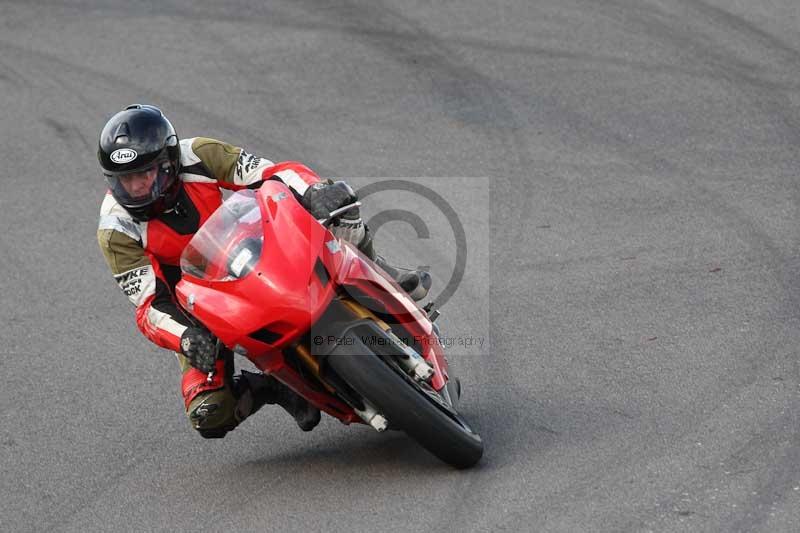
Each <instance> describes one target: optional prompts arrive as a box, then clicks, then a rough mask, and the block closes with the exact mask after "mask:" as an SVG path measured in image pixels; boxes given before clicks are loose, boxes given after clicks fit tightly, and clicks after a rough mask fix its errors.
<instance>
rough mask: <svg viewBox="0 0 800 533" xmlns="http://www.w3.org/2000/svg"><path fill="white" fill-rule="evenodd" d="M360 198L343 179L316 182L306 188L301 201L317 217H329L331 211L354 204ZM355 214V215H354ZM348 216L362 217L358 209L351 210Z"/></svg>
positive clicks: (351, 217)
mask: <svg viewBox="0 0 800 533" xmlns="http://www.w3.org/2000/svg"><path fill="white" fill-rule="evenodd" d="M356 200H358V195H356V193H355V192H353V189H352V188H350V186H349V185H348V184H346V183H345V182H343V181H337V182H335V183H324V182H320V183H315V184H314V185H312V186H311V187H309V188H308V190H306V192H305V194H304V195H303V198H302V200H301V203H302V204H303V207H305V208H306V209H307V210H308V212H309V213H311V215H312V216H313V217H314V218H316V219H322V218H328V217H329V216H330V215H331V211H335V210H337V209H339V208H340V207H344V206H346V205H348V204H352V203H353V202H355V201H356ZM353 215H355V216H353ZM345 216H346V217H347V218H350V219H353V218H360V215H359V214H358V209H353V210H351V211H349V212H348V213H347V214H346V215H345Z"/></svg>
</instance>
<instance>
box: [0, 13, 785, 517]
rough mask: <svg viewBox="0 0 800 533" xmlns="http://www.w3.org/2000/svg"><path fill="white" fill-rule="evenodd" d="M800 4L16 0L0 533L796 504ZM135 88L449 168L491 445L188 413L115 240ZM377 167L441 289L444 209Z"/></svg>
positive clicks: (460, 306)
mask: <svg viewBox="0 0 800 533" xmlns="http://www.w3.org/2000/svg"><path fill="white" fill-rule="evenodd" d="M799 29H800V4H798V3H797V2H796V1H795V0H769V1H767V0H765V1H761V2H752V1H749V0H727V1H723V0H705V1H698V0H670V1H666V0H664V1H660V0H644V1H642V0H606V1H594V0H591V1H590V0H540V1H536V2H529V1H525V0H512V1H507V2H470V3H469V4H467V3H462V2H436V3H431V2H408V3H402V4H401V3H389V2H375V1H343V2H336V3H335V4H333V3H328V2H321V1H311V0H302V1H279V2H269V3H264V2H255V1H228V2H211V1H199V2H189V1H186V0H178V1H166V2H161V1H159V2H156V1H152V2H141V1H138V2H137V1H129V2H115V3H112V2H99V1H90V0H85V1H72V2H56V1H52V2H43V1H39V2H29V1H18V2H10V1H2V2H0V117H2V119H1V120H0V140H1V142H0V146H1V147H2V148H0V150H1V153H2V158H3V160H2V169H3V170H2V174H3V175H2V178H0V226H1V227H2V228H3V229H2V231H0V269H2V274H1V275H0V294H2V307H0V324H2V328H0V340H1V341H2V357H0V369H1V372H2V385H0V405H2V409H0V420H2V426H1V427H0V431H1V433H2V434H0V466H1V467H2V475H1V476H0V529H2V530H4V531H50V530H60V531H87V530H91V531H130V530H139V531H153V530H163V531H192V530H194V531H223V530H227V531H258V530H266V531H288V530H302V531H329V530H340V531H341V530H345V531H347V530H353V531H375V530H388V531H407V530H430V531H454V530H457V531H490V530H491V531H495V530H511V531H514V530H526V531H649V530H653V531H769V532H774V531H797V530H798V528H800V446H798V445H799V444H800V424H799V422H800V420H798V413H800V398H798V392H799V389H798V386H799V385H800V370H799V369H798V363H797V355H798V348H797V347H798V345H800V342H799V341H800V328H799V327H798V326H800V307H799V306H798V303H799V302H800V274H798V272H800V260H799V259H798V251H799V250H798V245H799V244H800V233H798V229H797V226H798V208H797V206H798V204H799V203H800V190H798V178H797V175H798V146H799V145H800V31H799ZM132 102H149V103H154V104H157V105H160V106H161V107H162V108H163V109H164V110H165V112H167V114H168V115H169V116H170V117H171V119H172V121H173V123H174V124H175V125H176V127H177V129H178V130H179V133H180V134H181V135H183V136H187V137H188V136H194V135H205V136H212V137H217V138H221V139H224V140H227V141H230V142H233V143H236V144H238V145H241V146H245V147H247V148H248V149H249V150H250V151H252V152H255V153H258V154H262V155H265V156H268V157H270V158H271V159H274V160H284V159H297V160H301V161H304V162H306V163H307V164H309V165H310V166H312V167H313V168H315V169H316V170H318V171H319V172H320V173H322V174H323V175H325V176H332V177H348V178H349V177H353V178H355V177H365V178H368V179H365V180H363V181H362V183H369V182H371V181H375V180H378V178H382V177H410V178H413V177H418V178H421V179H419V180H417V181H418V182H420V183H428V184H431V186H432V187H438V189H437V190H438V191H439V192H441V193H442V195H443V196H444V197H445V198H446V200H447V202H448V203H449V205H451V206H452V207H453V208H454V210H455V211H456V212H457V213H458V216H459V218H460V220H461V221H462V222H464V226H465V229H466V232H467V237H468V239H467V241H468V244H469V259H468V262H467V267H468V268H467V269H466V271H465V277H464V281H463V282H462V283H461V285H460V286H459V288H458V290H457V291H456V294H455V295H454V296H453V298H452V299H451V300H450V302H448V304H447V305H446V306H445V312H446V314H445V315H443V317H442V319H441V320H442V325H443V327H444V328H445V332H448V331H449V332H457V333H458V332H460V333H458V334H459V335H466V334H467V333H469V334H475V336H476V338H477V336H480V335H486V336H487V338H488V340H487V343H486V344H484V346H483V347H478V348H476V347H475V346H473V347H471V348H467V347H459V348H460V349H455V350H453V351H451V361H452V364H453V366H454V368H457V369H458V371H459V373H460V374H461V375H462V377H463V380H464V383H465V398H464V403H463V412H464V413H465V415H466V416H467V417H468V419H469V420H471V421H472V422H473V423H474V425H475V426H476V427H477V428H478V429H479V431H480V432H481V434H482V435H483V437H484V441H485V445H486V453H485V456H484V459H483V460H482V462H481V463H480V464H479V466H477V467H476V468H474V469H472V470H469V471H455V470H453V469H451V468H449V467H447V466H445V465H443V464H441V463H439V462H438V461H437V460H436V459H434V458H433V457H432V456H430V455H429V454H428V453H427V452H425V451H424V450H422V449H421V448H420V447H418V446H417V445H415V444H414V443H413V442H411V441H410V440H409V439H407V438H406V437H404V436H403V435H402V434H396V433H390V434H383V435H379V434H377V433H376V432H374V431H372V430H371V429H369V428H366V427H346V426H343V425H341V424H339V423H338V422H336V421H335V420H333V419H331V418H326V419H325V420H323V422H322V424H321V425H320V427H319V428H317V429H316V430H315V431H314V432H312V433H310V434H304V433H302V432H300V431H299V430H298V429H297V428H296V427H295V426H294V424H293V422H292V420H291V419H290V418H289V417H288V416H286V415H285V414H284V413H283V412H281V411H280V410H279V409H277V408H265V409H264V410H262V411H261V412H259V413H258V414H257V415H255V416H254V417H253V418H252V419H250V420H248V421H246V422H245V423H244V424H243V425H242V426H241V427H240V428H238V429H237V430H236V431H235V432H233V433H232V434H230V435H229V436H228V437H227V438H225V439H224V440H222V441H215V442H208V441H204V440H203V439H201V438H199V437H198V436H197V435H195V434H194V432H193V431H192V430H191V429H190V428H189V427H188V424H187V422H186V420H185V418H184V414H183V412H182V403H181V400H180V396H179V391H178V386H179V385H178V384H179V374H178V368H177V365H176V364H175V361H174V360H173V358H172V356H171V355H170V354H169V353H168V352H165V351H163V350H160V349H158V348H156V347H154V346H153V345H151V344H149V343H148V342H147V341H146V340H145V339H144V338H143V337H142V336H141V335H140V334H139V333H138V331H137V330H136V328H135V324H134V318H133V309H132V308H131V306H130V305H129V304H128V303H127V302H126V300H125V298H124V297H123V296H122V295H121V294H119V291H118V289H117V288H116V287H115V284H114V283H113V280H112V279H111V278H110V276H109V274H108V272H107V270H106V267H105V265H104V263H103V261H102V258H101V255H100V253H99V250H98V248H97V244H96V241H95V228H96V223H97V212H98V206H99V203H100V201H101V199H102V196H103V194H104V187H103V184H102V181H101V179H100V176H99V172H98V169H97V166H96V160H95V155H94V152H95V143H96V138H97V134H98V132H99V130H100V128H101V127H102V125H103V123H104V121H105V120H106V119H107V118H108V117H109V116H110V115H111V114H112V113H113V112H115V111H116V110H118V109H120V108H121V107H123V106H124V105H127V104H129V103H132ZM455 177H463V178H461V179H453V178H455ZM382 194H383V195H384V196H380V195H378V194H376V195H374V196H373V197H372V198H371V199H370V200H368V201H366V202H365V203H368V204H369V206H368V209H369V210H371V213H378V212H381V211H382V210H384V211H385V210H386V209H390V208H391V209H397V208H407V209H410V210H411V211H413V212H415V213H417V214H419V215H420V216H421V217H422V218H424V217H425V216H428V215H430V216H432V217H433V219H430V220H429V221H426V222H428V226H429V228H430V233H431V235H430V236H429V237H430V238H429V239H417V237H416V235H414V234H413V231H412V229H411V227H410V226H409V225H408V224H407V223H405V222H399V221H393V222H388V223H387V224H386V225H385V226H383V227H382V228H381V230H380V231H379V232H378V240H379V246H380V248H381V249H382V250H383V251H384V252H385V253H386V255H388V256H390V257H391V258H393V259H395V260H397V261H398V262H403V261H411V259H410V258H409V257H410V256H407V255H406V252H404V250H412V252H408V253H411V254H412V256H413V257H412V258H413V260H415V261H416V260H417V259H416V258H422V259H421V260H425V261H428V263H427V264H429V265H430V266H431V268H432V270H433V272H434V275H435V279H436V281H437V283H439V287H440V288H441V286H442V284H444V283H445V282H446V280H447V279H448V278H449V276H450V273H451V272H452V271H453V270H454V268H455V267H454V259H453V257H454V255H453V253H454V245H453V239H452V234H451V233H448V231H449V229H447V225H446V224H445V221H444V220H443V219H441V220H439V223H438V224H437V223H436V216H439V215H436V214H435V210H434V209H431V208H430V205H429V204H426V203H425V202H426V200H424V199H423V200H420V199H419V198H416V199H415V198H414V197H411V196H407V197H404V196H403V194H405V193H402V192H394V193H391V192H389V193H386V192H384V193H382ZM442 228H444V229H442ZM437 239H438V240H437ZM423 264H424V263H423Z"/></svg>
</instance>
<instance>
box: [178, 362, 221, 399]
mask: <svg viewBox="0 0 800 533" xmlns="http://www.w3.org/2000/svg"><path fill="white" fill-rule="evenodd" d="M224 385H225V361H223V360H221V359H220V360H219V361H217V366H216V370H215V372H214V376H213V377H212V378H211V381H210V382H209V381H208V374H206V373H205V372H201V371H200V370H197V369H196V368H194V367H192V368H190V369H189V370H187V371H186V372H184V374H183V379H181V391H182V394H183V402H184V405H185V406H186V408H187V409H188V408H189V404H190V403H191V402H192V400H194V398H195V396H197V395H198V394H200V393H201V392H205V391H209V390H217V389H221V388H222V387H223V386H224Z"/></svg>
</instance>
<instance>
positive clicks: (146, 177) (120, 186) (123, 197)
mask: <svg viewBox="0 0 800 533" xmlns="http://www.w3.org/2000/svg"><path fill="white" fill-rule="evenodd" d="M105 176H106V181H107V182H108V186H109V187H110V188H111V193H112V194H113V195H114V198H116V200H117V201H118V202H119V203H121V204H122V205H123V206H125V207H129V208H137V207H144V206H147V205H149V204H151V203H153V202H155V201H156V200H158V198H159V197H160V196H161V195H162V194H164V192H165V191H167V190H168V189H169V187H170V186H171V185H172V183H173V182H174V180H175V179H176V178H175V173H174V172H172V167H171V166H170V164H169V163H168V162H166V161H161V162H159V163H154V164H153V165H150V166H149V167H147V168H144V169H140V170H134V171H130V172H119V173H116V172H107V173H106V175H105Z"/></svg>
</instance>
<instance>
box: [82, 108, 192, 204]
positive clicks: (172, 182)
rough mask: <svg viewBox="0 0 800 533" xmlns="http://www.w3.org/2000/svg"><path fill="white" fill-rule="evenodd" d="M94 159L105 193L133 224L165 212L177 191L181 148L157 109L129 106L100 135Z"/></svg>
mask: <svg viewBox="0 0 800 533" xmlns="http://www.w3.org/2000/svg"><path fill="white" fill-rule="evenodd" d="M97 159H99V160H100V166H101V167H103V175H104V176H105V178H106V181H107V182H108V186H109V187H110V188H111V194H112V195H113V196H114V198H115V199H116V200H117V202H119V204H120V205H121V206H122V207H124V208H125V209H126V210H127V211H128V212H129V213H130V214H131V216H133V217H134V218H135V219H137V220H149V219H151V218H153V217H155V216H158V215H160V214H161V213H163V212H164V211H167V210H169V209H171V208H172V207H173V206H174V205H175V202H176V200H177V197H178V192H179V191H180V186H181V183H180V179H178V172H179V171H180V159H181V147H180V143H179V142H178V136H177V135H176V134H175V128H173V127H172V124H170V122H169V120H167V118H166V117H165V116H164V114H163V113H162V112H161V110H160V109H158V108H157V107H154V106H151V105H139V104H137V105H131V106H128V107H126V108H125V109H124V110H122V111H120V112H119V113H117V114H116V115H114V116H113V117H111V120H109V121H108V122H107V123H106V125H105V126H104V127H103V131H101V132H100V146H99V148H98V150H97Z"/></svg>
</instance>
